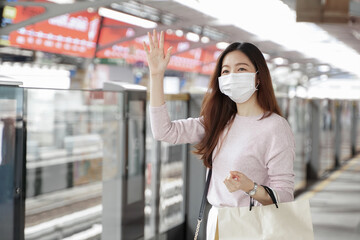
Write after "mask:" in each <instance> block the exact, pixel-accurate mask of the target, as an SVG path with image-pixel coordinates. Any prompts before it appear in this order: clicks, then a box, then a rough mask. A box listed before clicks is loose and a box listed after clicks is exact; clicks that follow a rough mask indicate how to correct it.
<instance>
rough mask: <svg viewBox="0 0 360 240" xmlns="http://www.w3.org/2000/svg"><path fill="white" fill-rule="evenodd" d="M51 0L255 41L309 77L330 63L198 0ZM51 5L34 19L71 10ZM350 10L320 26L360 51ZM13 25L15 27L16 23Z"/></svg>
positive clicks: (354, 5) (359, 30) (356, 11)
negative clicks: (206, 9)
mask: <svg viewBox="0 0 360 240" xmlns="http://www.w3.org/2000/svg"><path fill="white" fill-rule="evenodd" d="M51 1H53V2H57V3H70V2H75V3H73V4H72V5H73V7H72V8H71V9H72V10H74V9H78V8H83V9H86V8H89V7H93V8H97V7H99V6H109V7H112V8H113V9H117V10H119V11H125V12H129V11H130V10H131V9H133V11H134V12H131V13H130V14H134V13H135V10H138V11H139V12H140V13H143V14H144V13H147V14H148V15H145V18H148V19H154V18H156V17H157V18H158V22H159V23H160V24H159V27H160V28H162V29H166V28H172V29H174V30H176V29H182V30H183V31H185V32H186V31H189V32H195V33H198V34H199V35H208V36H209V37H210V39H211V40H212V41H214V42H216V41H226V42H234V41H240V42H244V41H247V42H252V43H254V44H255V45H256V46H258V47H259V48H260V50H261V51H262V52H264V53H266V54H267V56H268V59H267V60H268V62H269V63H272V62H274V59H276V58H285V59H286V62H285V63H283V65H287V66H288V67H290V68H292V69H301V70H302V71H303V72H305V73H306V74H307V75H308V76H309V77H312V76H319V75H321V74H323V72H319V71H317V66H322V65H327V64H328V63H327V62H324V61H320V60H319V59H316V58H313V57H307V56H304V54H302V53H301V52H299V51H296V50H294V49H287V48H285V47H284V46H282V45H280V44H278V43H276V42H273V41H268V40H264V39H261V38H260V37H259V36H256V35H254V34H252V33H250V32H247V31H245V30H243V29H241V28H239V27H236V26H235V25H234V24H226V25H224V24H219V21H218V19H216V18H214V17H212V16H209V15H206V14H204V13H203V12H202V11H201V9H199V8H196V0H193V1H178V0H136V1H135V0H126V1H124V0H123V1H121V0H119V1H117V2H116V3H114V2H113V1H111V0H98V1H86V0H77V1H71V0H69V1H61V0H51ZM279 1H280V0H279ZM281 1H282V2H284V3H285V4H287V5H288V6H289V7H290V8H292V9H295V8H296V0H281ZM25 2H27V3H28V4H39V5H41V4H43V3H41V2H40V3H34V1H25ZM188 2H193V4H192V6H190V5H189V4H187V3H188ZM49 6H50V5H47V8H48V10H47V15H45V16H39V17H38V19H36V18H34V19H33V20H32V21H40V20H42V19H41V18H44V17H47V18H49V17H53V16H57V15H60V14H63V12H64V11H66V9H67V10H68V11H69V6H63V7H62V6H61V5H59V6H57V7H56V8H54V7H49ZM72 10H71V11H72ZM350 13H351V15H352V18H351V22H349V23H348V24H329V23H321V24H317V25H318V26H320V27H321V28H322V29H324V30H325V31H327V32H328V33H329V34H331V35H332V36H334V37H335V38H336V39H338V40H339V41H341V42H343V43H345V44H346V45H347V46H349V47H351V48H353V49H354V50H356V51H357V52H358V53H359V54H360V21H359V19H360V0H351V1H350ZM161 23H162V24H161ZM10 27H12V28H14V26H10ZM20 27H21V26H20ZM8 31H10V28H9V29H8ZM310 37H311V36H310ZM199 46H200V47H201V43H200V44H196V47H199ZM277 65H279V64H277ZM280 65H281V64H280ZM295 65H296V66H295ZM341 73H346V71H343V70H340V69H338V68H336V67H335V66H332V68H331V70H330V71H329V72H328V73H327V74H328V75H331V74H333V75H335V74H341Z"/></svg>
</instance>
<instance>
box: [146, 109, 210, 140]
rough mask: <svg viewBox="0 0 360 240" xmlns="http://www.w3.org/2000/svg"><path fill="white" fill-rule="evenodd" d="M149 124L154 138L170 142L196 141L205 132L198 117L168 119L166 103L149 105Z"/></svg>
mask: <svg viewBox="0 0 360 240" xmlns="http://www.w3.org/2000/svg"><path fill="white" fill-rule="evenodd" d="M150 124H151V130H152V133H153V136H154V138H155V139H156V140H159V141H165V142H168V143H172V144H183V143H198V142H200V140H201V139H202V138H203V136H204V134H205V129H204V126H203V124H202V123H201V120H200V118H188V119H182V120H176V121H170V117H169V113H168V111H167V107H166V104H164V105H162V106H159V107H151V106H150Z"/></svg>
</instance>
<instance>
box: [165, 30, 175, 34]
mask: <svg viewBox="0 0 360 240" xmlns="http://www.w3.org/2000/svg"><path fill="white" fill-rule="evenodd" d="M173 33H174V31H173V30H172V29H167V30H166V34H169V35H171V34H173Z"/></svg>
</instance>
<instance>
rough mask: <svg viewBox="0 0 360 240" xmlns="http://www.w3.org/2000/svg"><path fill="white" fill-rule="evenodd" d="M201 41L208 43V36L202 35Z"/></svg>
mask: <svg viewBox="0 0 360 240" xmlns="http://www.w3.org/2000/svg"><path fill="white" fill-rule="evenodd" d="M201 42H202V43H208V42H210V38H208V37H206V36H203V37H202V38H201Z"/></svg>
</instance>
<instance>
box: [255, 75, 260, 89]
mask: <svg viewBox="0 0 360 240" xmlns="http://www.w3.org/2000/svg"><path fill="white" fill-rule="evenodd" d="M257 73H259V71H256V72H255V74H257ZM259 85H260V80H259V82H258V84H257V85H256V87H255V89H256V90H258V86H259Z"/></svg>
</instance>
